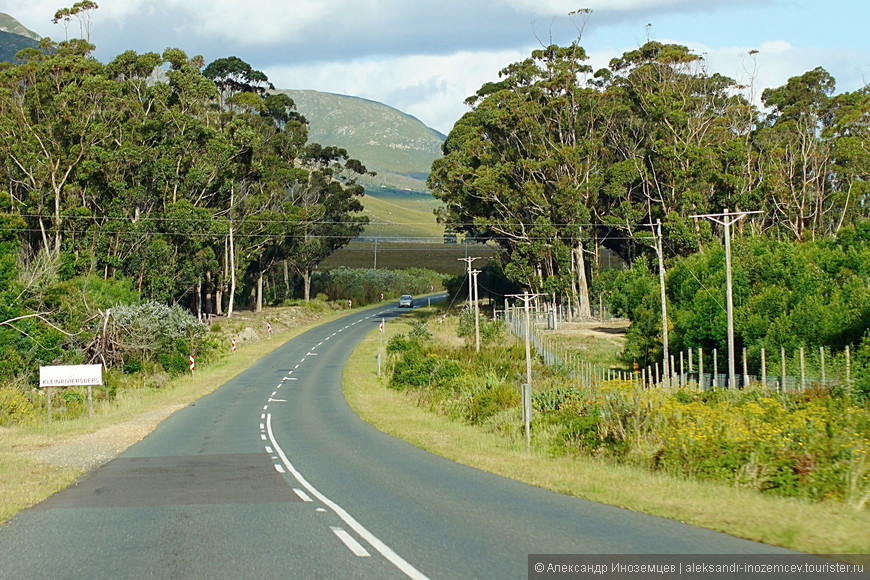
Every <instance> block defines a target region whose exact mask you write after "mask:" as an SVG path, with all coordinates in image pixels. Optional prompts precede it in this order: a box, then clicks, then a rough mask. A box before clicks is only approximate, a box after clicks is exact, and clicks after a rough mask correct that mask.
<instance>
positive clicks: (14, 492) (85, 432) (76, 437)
mask: <svg viewBox="0 0 870 580" xmlns="http://www.w3.org/2000/svg"><path fill="white" fill-rule="evenodd" d="M345 312H346V307H345V306H344V305H343V304H331V303H324V302H320V301H312V302H311V303H309V304H299V305H296V306H285V307H275V308H270V309H268V311H267V312H263V313H254V312H242V313H240V314H239V316H238V317H236V318H233V319H231V320H230V321H226V320H225V321H223V322H222V323H221V324H215V325H212V328H211V329H210V331H209V337H210V340H211V341H213V342H214V343H215V344H218V345H220V348H219V351H220V352H219V353H217V352H216V353H215V354H214V356H213V358H212V360H211V362H210V363H208V364H202V365H200V364H199V363H197V368H196V371H195V373H190V372H189V371H187V372H184V373H178V374H170V373H167V372H165V371H163V372H155V373H149V374H145V373H137V374H135V375H131V374H124V373H122V372H118V371H113V372H110V373H108V375H107V376H106V377H105V378H106V380H107V385H106V388H105V389H94V415H93V417H92V418H89V417H88V412H87V406H86V404H85V403H84V402H83V399H84V395H85V392H84V391H83V390H80V389H74V388H73V389H69V390H66V391H65V392H68V393H75V396H74V397H68V398H69V399H73V400H75V404H71V403H70V402H69V401H68V400H67V399H63V398H62V397H60V396H58V399H56V403H55V405H56V406H55V415H54V420H53V421H52V422H51V423H49V422H48V421H47V418H46V409H45V397H44V396H40V395H38V394H37V393H36V392H35V391H34V390H32V389H27V390H21V389H17V388H14V387H11V386H9V385H5V386H3V387H0V418H2V419H3V422H2V423H0V522H3V521H5V520H7V519H8V518H10V517H12V516H13V515H14V514H15V513H16V512H18V511H20V510H21V509H24V508H27V507H29V506H31V505H33V504H35V503H37V502H39V501H42V500H43V499H45V498H46V497H48V496H49V495H51V494H53V493H55V492H57V491H59V490H61V489H63V488H65V487H67V486H68V485H70V484H72V483H74V482H75V481H76V479H77V478H78V477H81V476H82V475H83V474H85V473H86V472H88V471H90V470H91V469H93V468H95V467H97V466H98V465H99V464H100V463H102V462H103V461H107V460H109V459H111V458H112V457H113V455H114V453H117V452H119V451H121V450H123V449H124V448H126V447H127V446H129V445H132V444H133V443H135V442H136V441H138V440H139V439H141V438H142V437H144V436H145V435H147V434H148V433H149V432H150V431H151V430H152V429H153V428H154V427H156V426H157V424H158V423H159V422H160V421H161V420H162V419H164V418H165V417H167V416H168V415H170V414H171V413H172V412H174V411H175V410H176V409H179V408H181V407H183V406H185V405H187V404H189V403H191V402H193V401H195V400H197V399H199V398H200V397H202V396H204V395H206V394H208V393H210V392H211V391H213V390H214V389H216V388H218V387H219V386H221V385H222V384H224V383H225V382H227V381H228V380H230V379H231V378H233V377H234V376H235V375H237V374H238V373H240V372H242V371H244V370H245V369H246V368H248V367H249V366H251V365H252V364H253V363H254V362H256V361H257V360H258V359H259V358H260V357H262V356H263V355H265V354H267V353H269V352H271V351H272V350H274V349H275V348H277V347H279V346H281V345H282V344H284V343H286V342H287V341H288V340H289V339H291V338H293V337H294V336H297V335H299V334H301V333H302V332H304V331H305V330H308V329H309V328H311V327H312V326H314V325H316V324H318V323H320V322H324V321H328V320H331V319H333V318H335V317H337V316H341V315H343V314H344V313H345ZM267 322H268V323H270V324H271V325H272V332H271V333H270V332H269V331H268V329H267V326H266V324H267ZM233 338H235V339H236V342H237V350H236V351H235V352H233V351H232V350H231V348H230V344H231V340H232V339H233ZM110 391H111V392H112V393H111V396H110V393H109V392H110ZM82 440H85V441H87V443H86V444H82V445H83V447H84V448H83V449H81V450H80V451H79V454H80V455H81V457H75V456H73V455H75V454H73V453H66V452H64V449H65V448H66V447H65V446H67V445H71V446H73V447H75V446H76V442H77V441H82ZM56 449H57V450H59V452H54V450H56Z"/></svg>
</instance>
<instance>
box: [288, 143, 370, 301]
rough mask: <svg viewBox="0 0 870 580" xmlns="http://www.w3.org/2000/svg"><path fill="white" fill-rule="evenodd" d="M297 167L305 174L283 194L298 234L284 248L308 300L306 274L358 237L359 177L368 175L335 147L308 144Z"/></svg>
mask: <svg viewBox="0 0 870 580" xmlns="http://www.w3.org/2000/svg"><path fill="white" fill-rule="evenodd" d="M300 163H301V164H302V166H303V167H304V168H305V169H306V170H307V171H308V175H307V178H306V179H305V180H304V181H297V182H296V183H295V184H294V185H293V187H292V188H291V189H290V190H289V191H288V194H289V196H290V198H291V203H292V204H293V205H294V206H295V207H297V208H298V210H299V218H300V224H299V232H298V234H297V236H296V237H295V238H294V240H293V245H292V247H291V248H290V250H289V251H290V256H291V257H292V259H291V263H292V264H293V267H294V270H295V271H296V272H297V273H298V274H299V275H300V276H301V277H302V286H303V298H304V299H305V301H306V302H307V301H308V300H309V299H310V298H311V273H312V270H313V269H314V268H316V267H317V264H318V263H319V262H320V261H321V260H323V259H324V258H326V257H327V256H329V255H330V254H332V253H333V252H334V251H336V250H337V249H339V248H341V247H343V246H345V245H347V244H348V242H350V240H351V239H353V238H355V237H356V236H358V235H360V234H361V233H362V231H363V228H364V227H365V224H366V223H368V218H367V217H366V216H363V215H361V214H360V212H362V210H363V206H362V202H361V201H360V200H361V198H362V197H363V195H364V194H365V190H364V188H363V187H362V186H361V185H359V184H358V183H357V179H358V177H360V176H362V175H366V174H368V175H374V173H372V172H369V171H368V170H367V169H366V168H365V166H364V165H363V164H362V163H361V162H360V161H359V160H357V159H353V158H351V157H350V156H349V155H348V153H347V151H346V150H345V149H343V148H340V147H332V146H327V147H324V146H321V145H320V144H318V143H309V144H308V145H306V147H304V148H303V149H302V151H301V157H300Z"/></svg>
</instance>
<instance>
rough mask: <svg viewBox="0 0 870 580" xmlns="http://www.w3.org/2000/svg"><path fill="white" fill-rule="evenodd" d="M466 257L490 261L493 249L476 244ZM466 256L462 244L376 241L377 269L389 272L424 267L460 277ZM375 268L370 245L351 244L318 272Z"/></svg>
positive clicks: (484, 263) (328, 260)
mask: <svg viewBox="0 0 870 580" xmlns="http://www.w3.org/2000/svg"><path fill="white" fill-rule="evenodd" d="M467 255H470V256H480V257H482V258H487V259H488V258H491V257H492V256H493V255H495V250H494V249H493V248H490V247H488V246H482V245H479V244H475V245H471V246H469V249H468V254H467ZM465 256H466V249H465V245H463V244H452V245H448V244H413V243H396V242H378V254H377V267H378V268H385V269H389V270H401V269H404V268H428V269H430V270H435V271H436V272H441V273H442V274H449V275H454V276H457V275H462V274H464V273H465V270H466V268H467V266H466V263H465V262H460V261H459V259H460V258H464V257H465ZM374 265H375V244H374V242H351V243H350V245H348V246H346V247H344V248H342V249H341V250H339V251H337V252H336V253H334V254H333V255H331V256H330V257H329V258H327V259H326V260H324V261H323V262H321V263H320V268H321V269H322V270H329V269H331V268H338V267H340V266H346V267H348V268H372V267H374ZM484 265H486V260H478V261H476V262H474V267H475V268H480V267H481V266H484Z"/></svg>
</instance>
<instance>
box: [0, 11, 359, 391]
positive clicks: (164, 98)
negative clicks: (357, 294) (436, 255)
mask: <svg viewBox="0 0 870 580" xmlns="http://www.w3.org/2000/svg"><path fill="white" fill-rule="evenodd" d="M95 8H96V4H95V3H91V2H82V3H78V4H76V6H74V7H73V10H72V11H70V12H69V14H64V13H63V11H59V12H58V15H56V17H55V20H56V21H58V22H66V23H68V22H69V21H70V19H71V18H73V17H77V18H80V19H83V22H87V18H86V17H87V14H86V13H87V12H88V11H89V10H93V9H95ZM85 29H86V27H84V26H83V28H82V31H83V35H84V31H85ZM94 48H95V47H94V46H93V45H92V44H90V43H89V42H88V40H86V39H84V38H72V39H70V38H69V37H67V40H64V41H62V42H57V43H56V42H53V41H51V40H50V39H44V40H43V41H42V42H41V43H40V45H39V48H33V49H25V50H23V51H21V52H19V53H18V54H17V56H16V61H15V62H13V63H2V64H0V182H2V195H0V345H2V350H3V352H4V357H3V360H0V379H2V380H3V381H4V382H5V381H7V380H12V379H13V377H18V379H19V380H18V381H17V382H18V383H19V384H21V385H24V384H27V382H28V381H32V380H33V377H34V376H35V375H34V373H35V370H36V367H37V366H38V365H39V364H47V363H51V362H63V363H77V362H104V363H106V364H107V365H108V366H112V365H116V366H117V365H121V366H123V367H124V368H125V369H127V368H130V369H140V368H142V367H143V364H144V363H148V362H149V361H150V362H159V363H160V366H161V367H162V368H163V369H166V370H177V369H180V368H184V367H185V365H186V360H187V357H188V355H189V354H198V355H202V356H205V355H206V354H207V352H208V350H209V348H208V347H209V344H208V340H207V339H206V338H205V336H204V332H203V330H202V329H199V328H197V327H196V324H194V323H196V322H197V318H199V317H200V316H199V315H201V314H226V315H232V312H233V310H234V308H235V309H238V307H239V306H238V303H239V302H241V303H242V304H241V305H242V306H243V307H247V308H255V309H257V310H259V309H260V308H261V307H262V305H263V301H264V296H265V297H266V298H265V299H266V300H271V301H272V302H282V301H284V300H286V299H289V298H293V297H295V296H298V297H301V298H304V299H305V300H308V298H309V294H310V285H311V277H312V272H313V271H314V270H315V269H316V266H317V264H318V263H319V262H320V261H321V260H322V259H323V258H324V257H326V256H328V255H329V254H330V253H332V252H333V251H334V250H335V249H337V248H339V247H341V246H343V245H344V244H346V243H347V242H348V241H349V240H350V239H352V238H353V237H355V236H357V235H358V234H359V233H360V232H361V231H362V228H363V227H364V225H365V223H366V221H367V219H366V218H365V217H364V216H362V215H360V212H361V210H362V205H361V202H360V200H361V198H362V196H363V193H364V191H363V188H362V186H360V185H359V184H358V183H357V178H358V177H360V176H362V175H364V174H366V173H367V170H366V168H365V167H364V166H363V165H362V164H361V163H360V162H359V161H357V160H355V159H351V158H350V157H349V156H348V154H347V152H346V151H345V150H344V149H340V148H336V147H331V146H322V145H320V144H317V143H312V142H309V140H308V131H307V121H306V119H305V118H304V117H302V116H301V115H300V114H299V113H298V112H297V111H296V109H295V105H294V103H293V101H292V100H291V99H290V98H289V97H287V96H286V95H282V94H275V93H273V92H270V90H269V89H271V88H272V87H271V84H270V83H269V81H268V79H267V78H266V76H265V75H264V74H263V73H262V72H260V71H257V70H255V69H253V68H252V67H251V66H250V65H249V64H247V63H245V62H244V61H242V60H240V59H238V58H236V57H229V58H223V59H219V60H217V61H215V62H212V63H211V64H209V65H208V66H205V63H204V62H203V59H202V57H198V56H194V57H189V56H188V55H187V54H185V53H184V52H183V51H182V50H180V49H177V48H170V49H167V50H166V51H164V52H163V54H156V53H147V54H137V53H135V52H132V51H128V52H125V53H123V54H120V55H118V56H117V57H116V58H115V59H114V60H112V61H111V62H109V63H107V64H104V63H101V62H99V61H98V60H96V59H95V58H94V57H93V56H92V52H93V50H94ZM191 315H192V316H191ZM187 317H189V318H187ZM155 324H156V325H157V326H155ZM143 329H145V330H143ZM149 333H151V334H149ZM155 333H156V334H155ZM152 335H153V336H152ZM155 336H162V337H163V338H161V339H159V340H158V339H157V338H155ZM149 337H150V338H149ZM158 347H159V348H158ZM157 351H160V352H159V353H158V352H157ZM137 353H139V355H137ZM161 357H162V358H161ZM167 357H168V358H167ZM146 366H147V365H146Z"/></svg>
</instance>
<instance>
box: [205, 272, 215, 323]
mask: <svg viewBox="0 0 870 580" xmlns="http://www.w3.org/2000/svg"><path fill="white" fill-rule="evenodd" d="M211 290H212V282H211V270H206V272H205V313H206V314H214V308H212V296H211Z"/></svg>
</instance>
